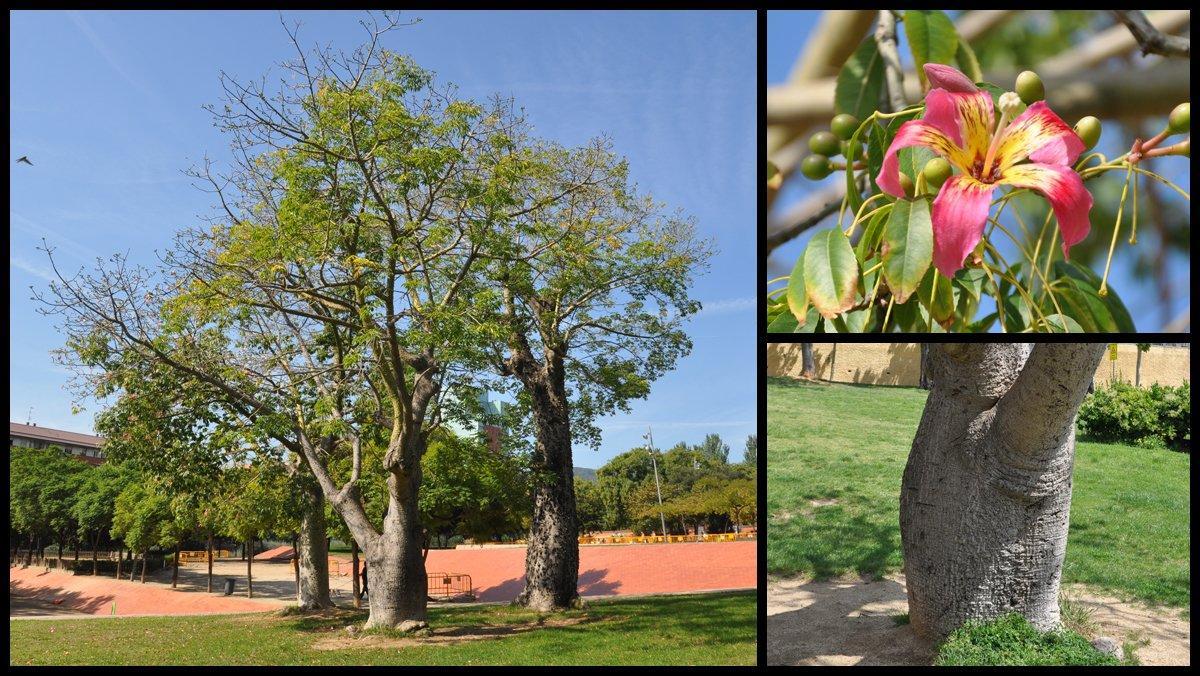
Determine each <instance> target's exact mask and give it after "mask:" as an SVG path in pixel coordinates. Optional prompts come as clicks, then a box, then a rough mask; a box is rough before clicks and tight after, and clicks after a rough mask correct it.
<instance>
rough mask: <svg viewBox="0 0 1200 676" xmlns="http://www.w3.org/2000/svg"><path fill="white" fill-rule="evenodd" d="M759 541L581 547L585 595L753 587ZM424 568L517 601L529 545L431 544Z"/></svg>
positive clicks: (490, 596) (488, 595)
mask: <svg viewBox="0 0 1200 676" xmlns="http://www.w3.org/2000/svg"><path fill="white" fill-rule="evenodd" d="M757 552H758V543H756V542H754V541H741V542H689V543H674V544H661V545H591V546H584V547H580V548H579V593H580V595H582V596H609V595H628V594H663V593H678V592H694V591H711V590H717V589H753V588H754V587H756V586H757V584H758V582H757V581H758V566H757V564H756V560H757V559H756V557H757ZM425 570H427V571H429V573H430V574H433V573H452V574H453V573H464V574H467V575H470V576H471V584H472V585H473V586H474V587H475V595H476V597H477V598H478V600H480V601H512V600H513V599H515V598H516V597H517V594H519V593H520V592H521V588H522V587H524V585H525V548H524V547H519V548H511V549H490V548H489V549H432V550H430V551H429V558H428V559H426V561H425Z"/></svg>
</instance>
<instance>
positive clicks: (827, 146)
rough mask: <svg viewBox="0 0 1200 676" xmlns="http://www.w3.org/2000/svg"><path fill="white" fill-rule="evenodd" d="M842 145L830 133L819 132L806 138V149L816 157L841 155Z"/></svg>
mask: <svg viewBox="0 0 1200 676" xmlns="http://www.w3.org/2000/svg"><path fill="white" fill-rule="evenodd" d="M841 146H842V144H841V142H839V141H838V138H837V137H836V136H834V135H833V133H832V132H828V131H819V132H817V133H815V134H813V135H812V136H810V137H808V148H809V150H812V151H813V152H814V153H817V154H818V155H825V156H826V157H836V156H838V155H840V154H842V147H841Z"/></svg>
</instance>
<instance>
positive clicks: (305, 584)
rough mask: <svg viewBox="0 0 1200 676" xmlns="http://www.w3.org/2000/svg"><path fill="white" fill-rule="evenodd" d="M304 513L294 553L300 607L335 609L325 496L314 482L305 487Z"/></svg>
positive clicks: (309, 482) (307, 608)
mask: <svg viewBox="0 0 1200 676" xmlns="http://www.w3.org/2000/svg"><path fill="white" fill-rule="evenodd" d="M303 495H304V511H303V515H302V517H301V519H300V534H299V538H298V542H297V545H298V546H297V547H296V550H295V552H294V555H295V558H296V560H297V561H298V564H299V565H298V576H299V578H300V580H299V586H298V588H297V592H296V593H297V599H296V600H297V605H299V606H300V609H301V610H319V609H321V608H332V607H333V600H332V599H331V598H330V597H329V548H328V544H327V543H328V540H327V539H326V535H327V533H326V528H325V496H324V494H323V493H322V492H321V487H320V486H318V485H317V483H316V482H315V481H312V480H311V478H306V479H305V481H304V484H303Z"/></svg>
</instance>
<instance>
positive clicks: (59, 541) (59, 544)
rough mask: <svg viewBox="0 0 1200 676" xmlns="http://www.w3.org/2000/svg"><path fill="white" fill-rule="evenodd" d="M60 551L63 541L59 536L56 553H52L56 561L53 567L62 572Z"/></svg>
mask: <svg viewBox="0 0 1200 676" xmlns="http://www.w3.org/2000/svg"><path fill="white" fill-rule="evenodd" d="M62 550H63V539H62V537H61V536H59V538H58V551H56V552H55V553H54V558H55V559H57V562H56V563H55V564H54V567H55V568H57V569H59V570H62Z"/></svg>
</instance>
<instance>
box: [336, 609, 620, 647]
mask: <svg viewBox="0 0 1200 676" xmlns="http://www.w3.org/2000/svg"><path fill="white" fill-rule="evenodd" d="M599 619H600V618H596V617H589V616H580V617H561V618H551V617H548V618H540V619H537V620H533V621H530V622H521V623H514V624H502V625H487V626H449V627H438V628H436V629H433V630H432V631H431V632H430V633H429V635H428V636H413V637H407V636H406V637H401V636H387V635H385V634H374V633H361V632H360V633H358V634H355V635H353V636H352V635H350V634H349V633H347V632H346V629H345V627H340V628H339V627H334V628H331V629H327V630H323V631H329V632H337V635H335V636H328V637H326V638H323V639H321V640H319V641H317V642H316V643H314V644H313V646H312V647H313V649H314V650H345V649H348V648H356V649H364V648H365V649H393V650H401V649H404V648H415V647H417V646H423V645H447V644H451V643H463V642H466V641H480V640H484V639H497V638H506V637H508V636H515V635H517V634H524V633H526V632H530V631H534V630H536V629H543V628H546V627H570V626H575V625H580V624H588V623H591V622H596V621H598V620H599ZM607 619H615V618H611V617H610V618H607Z"/></svg>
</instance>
